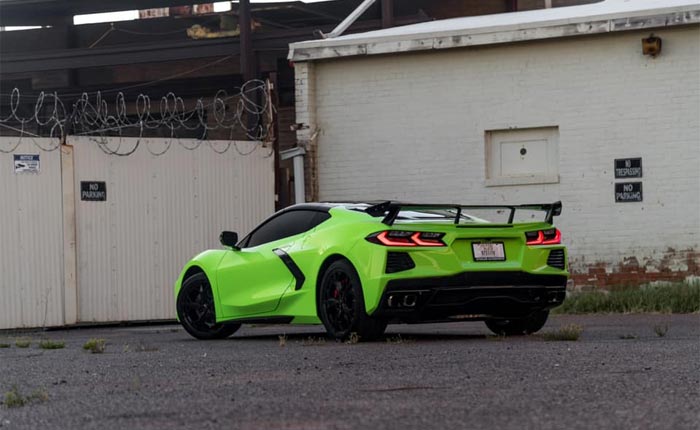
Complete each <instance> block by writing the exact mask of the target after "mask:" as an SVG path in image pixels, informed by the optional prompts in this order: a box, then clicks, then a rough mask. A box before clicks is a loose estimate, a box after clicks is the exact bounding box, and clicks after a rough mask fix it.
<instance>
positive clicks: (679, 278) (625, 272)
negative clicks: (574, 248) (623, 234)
mask: <svg viewBox="0 0 700 430" xmlns="http://www.w3.org/2000/svg"><path fill="white" fill-rule="evenodd" d="M570 267H571V278H572V280H573V283H574V288H580V287H585V286H592V287H597V288H609V287H613V286H624V285H641V284H648V283H650V282H683V281H685V280H687V279H689V278H693V277H700V252H699V251H698V250H695V249H686V250H675V249H673V248H668V249H667V250H666V251H665V252H663V254H662V255H661V256H659V257H637V256H626V257H622V258H621V259H620V261H619V262H618V263H607V262H602V261H597V262H594V263H586V262H585V260H584V259H572V261H571V264H570Z"/></svg>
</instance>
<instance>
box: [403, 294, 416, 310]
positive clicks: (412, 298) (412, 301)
mask: <svg viewBox="0 0 700 430" xmlns="http://www.w3.org/2000/svg"><path fill="white" fill-rule="evenodd" d="M403 305H404V306H406V307H407V308H412V307H414V306H415V305H416V295H415V294H406V295H405V296H404V297H403Z"/></svg>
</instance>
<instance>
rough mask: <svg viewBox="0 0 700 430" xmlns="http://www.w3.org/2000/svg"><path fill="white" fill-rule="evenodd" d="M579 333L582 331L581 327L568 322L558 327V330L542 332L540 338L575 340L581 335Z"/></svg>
mask: <svg viewBox="0 0 700 430" xmlns="http://www.w3.org/2000/svg"><path fill="white" fill-rule="evenodd" d="M581 333H583V327H581V326H580V325H578V324H569V325H565V326H563V327H561V328H559V329H558V330H553V331H548V332H544V333H542V338H543V339H544V340H548V341H555V340H564V341H576V340H578V338H579V336H581Z"/></svg>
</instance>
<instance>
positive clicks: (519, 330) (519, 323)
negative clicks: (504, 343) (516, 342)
mask: <svg viewBox="0 0 700 430" xmlns="http://www.w3.org/2000/svg"><path fill="white" fill-rule="evenodd" d="M548 317H549V311H538V312H535V313H534V314H532V315H530V316H528V317H525V318H517V319H510V320H508V319H493V320H486V321H485V322H486V326H487V327H488V328H489V330H491V331H492V332H494V333H496V334H497V335H500V336H521V335H524V334H532V333H535V332H537V331H539V330H540V329H541V328H542V327H544V325H545V323H546V322H547V318H548Z"/></svg>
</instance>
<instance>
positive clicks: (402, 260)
mask: <svg viewBox="0 0 700 430" xmlns="http://www.w3.org/2000/svg"><path fill="white" fill-rule="evenodd" d="M414 267H416V263H414V262H413V259H412V258H411V256H410V255H408V253H406V252H389V253H387V256H386V273H396V272H403V271H404V270H410V269H413V268H414Z"/></svg>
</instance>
